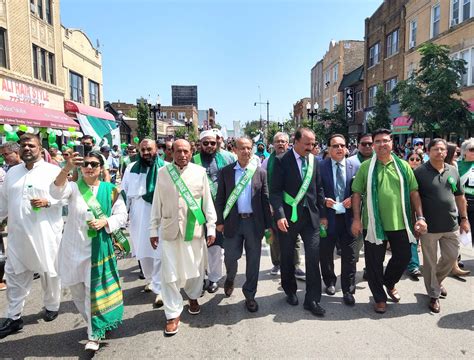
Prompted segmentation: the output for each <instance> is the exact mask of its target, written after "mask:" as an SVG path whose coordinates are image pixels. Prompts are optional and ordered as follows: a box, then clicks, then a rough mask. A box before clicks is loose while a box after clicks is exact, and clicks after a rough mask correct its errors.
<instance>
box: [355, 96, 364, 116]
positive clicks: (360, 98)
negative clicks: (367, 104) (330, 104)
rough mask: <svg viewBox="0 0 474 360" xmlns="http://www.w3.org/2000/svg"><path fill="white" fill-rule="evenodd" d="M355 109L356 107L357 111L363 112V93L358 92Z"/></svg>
mask: <svg viewBox="0 0 474 360" xmlns="http://www.w3.org/2000/svg"><path fill="white" fill-rule="evenodd" d="M354 107H355V111H361V110H362V108H363V105H362V91H358V92H356V96H355V104H354Z"/></svg>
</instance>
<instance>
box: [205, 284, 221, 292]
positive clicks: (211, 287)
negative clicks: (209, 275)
mask: <svg viewBox="0 0 474 360" xmlns="http://www.w3.org/2000/svg"><path fill="white" fill-rule="evenodd" d="M217 289H219V284H218V283H216V282H213V281H209V286H208V287H207V292H208V293H209V294H214V293H215V292H216V291H217Z"/></svg>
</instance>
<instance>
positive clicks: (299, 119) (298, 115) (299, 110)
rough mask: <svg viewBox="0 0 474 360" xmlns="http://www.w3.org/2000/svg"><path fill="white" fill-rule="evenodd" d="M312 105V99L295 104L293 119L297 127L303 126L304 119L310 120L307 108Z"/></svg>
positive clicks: (301, 100) (304, 99) (305, 99)
mask: <svg viewBox="0 0 474 360" xmlns="http://www.w3.org/2000/svg"><path fill="white" fill-rule="evenodd" d="M313 69H314V68H313ZM310 103H311V98H308V97H306V98H303V99H300V100H298V101H297V102H296V103H294V104H293V119H294V120H295V125H296V127H298V126H301V125H302V123H303V120H304V119H307V118H308V111H307V110H306V106H307V105H308V104H310Z"/></svg>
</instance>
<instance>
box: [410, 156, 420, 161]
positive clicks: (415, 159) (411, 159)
mask: <svg viewBox="0 0 474 360" xmlns="http://www.w3.org/2000/svg"><path fill="white" fill-rule="evenodd" d="M408 160H410V161H416V162H420V161H421V159H420V158H417V157H416V158H414V157H411V158H409V159H408Z"/></svg>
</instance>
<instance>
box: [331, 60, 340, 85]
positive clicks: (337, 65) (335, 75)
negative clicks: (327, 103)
mask: <svg viewBox="0 0 474 360" xmlns="http://www.w3.org/2000/svg"><path fill="white" fill-rule="evenodd" d="M332 71H333V79H334V82H336V81H337V78H338V77H339V64H336V65H334V67H333V69H332Z"/></svg>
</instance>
